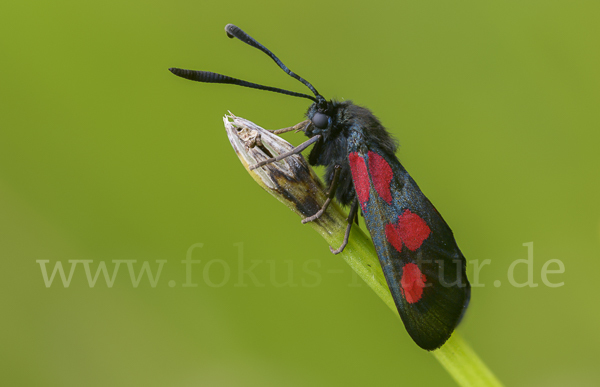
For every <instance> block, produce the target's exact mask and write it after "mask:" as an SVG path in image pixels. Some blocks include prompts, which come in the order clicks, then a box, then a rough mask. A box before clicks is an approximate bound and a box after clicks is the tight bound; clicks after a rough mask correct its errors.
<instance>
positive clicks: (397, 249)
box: [169, 24, 471, 350]
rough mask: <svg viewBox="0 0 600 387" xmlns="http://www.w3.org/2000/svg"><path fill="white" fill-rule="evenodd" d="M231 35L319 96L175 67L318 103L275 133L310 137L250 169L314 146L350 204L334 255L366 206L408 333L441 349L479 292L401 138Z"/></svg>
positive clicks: (184, 73)
mask: <svg viewBox="0 0 600 387" xmlns="http://www.w3.org/2000/svg"><path fill="white" fill-rule="evenodd" d="M225 31H226V32H227V35H228V36H229V37H230V38H233V37H235V38H238V39H239V40H241V41H242V42H244V43H246V44H249V45H250V46H252V47H255V48H257V49H259V50H261V51H262V52H264V53H265V54H267V55H268V56H269V57H271V59H273V60H274V61H275V63H277V65H278V66H279V67H280V68H281V69H282V70H283V71H285V72H286V73H287V74H288V75H290V76H291V77H293V78H295V79H297V80H299V81H300V82H302V83H303V84H304V85H305V86H307V87H308V88H309V89H310V91H311V92H312V93H313V94H314V97H313V96H312V95H308V94H303V93H297V92H294V91H289V90H284V89H279V88H275V87H270V86H264V85H259V84H256V83H251V82H247V81H243V80H240V79H236V78H231V77H228V76H225V75H221V74H216V73H212V72H206V71H193V70H183V69H179V68H171V69H169V70H170V71H171V72H172V73H173V74H175V75H177V76H180V77H182V78H186V79H189V80H193V81H199V82H208V83H230V84H233V85H239V86H245V87H250V88H254V89H260V90H268V91H273V92H276V93H282V94H286V95H291V96H295V97H302V98H307V99H310V100H312V101H313V104H312V105H311V106H310V107H309V108H308V111H307V112H306V118H307V120H306V121H304V122H301V123H300V124H298V125H295V126H293V127H290V128H285V129H280V130H277V131H275V133H276V134H279V133H284V132H287V131H292V130H302V131H304V133H305V134H306V136H307V137H309V140H308V141H306V142H304V143H303V144H301V145H299V146H298V147H296V148H294V149H293V150H292V151H290V152H288V153H286V154H282V155H280V156H278V157H277V158H270V159H267V160H265V161H261V162H260V163H257V164H255V165H253V166H251V167H250V168H251V169H255V168H260V167H262V166H263V165H266V164H268V163H271V162H274V161H278V160H281V159H283V158H285V157H287V156H289V155H291V154H297V153H300V152H301V151H303V150H304V149H306V148H307V147H308V146H310V145H313V148H312V150H311V151H310V154H309V156H308V162H309V164H311V165H316V166H318V165H322V166H325V167H326V171H325V176H324V178H325V182H326V184H327V185H328V187H329V197H330V198H331V197H333V196H334V195H335V198H336V199H337V201H338V202H339V203H341V204H342V205H344V206H348V205H349V206H350V213H349V215H348V225H347V228H346V234H345V238H344V242H343V243H342V246H341V247H340V248H339V249H337V250H334V249H331V251H332V252H333V253H334V254H337V253H339V252H341V251H342V250H343V249H344V247H345V246H346V244H347V243H348V237H349V234H350V229H351V228H352V224H353V223H354V222H355V221H356V222H358V212H359V209H360V212H361V213H362V216H363V217H364V219H365V223H366V226H367V229H368V230H369V232H370V233H371V238H372V240H373V243H374V245H375V249H376V251H377V255H378V257H379V261H380V262H381V267H382V269H383V273H384V275H385V278H386V281H387V284H388V286H389V289H390V291H391V293H392V296H393V298H394V301H395V303H396V306H397V308H398V312H399V313H400V316H401V318H402V321H403V322H404V325H405V327H406V330H407V331H408V333H409V334H410V336H411V337H412V339H413V340H414V341H415V342H416V343H417V344H418V345H419V346H420V347H421V348H423V349H426V350H433V349H436V348H439V347H440V346H441V345H442V344H444V343H445V342H446V340H448V338H449V337H450V335H451V334H452V332H453V330H454V329H455V328H456V326H457V325H458V323H459V322H460V320H461V318H462V316H463V314H464V313H465V310H466V308H467V305H468V304H469V298H470V295H471V287H470V285H469V281H468V280H467V275H466V272H465V267H466V261H465V258H464V256H463V255H462V253H461V251H460V249H459V248H458V246H457V244H456V241H455V240H454V236H453V234H452V231H451V230H450V227H448V225H447V224H446V222H445V221H444V219H443V218H442V216H441V215H440V213H439V212H438V211H437V210H436V208H435V207H434V206H433V204H431V202H430V201H429V200H428V199H427V198H426V197H425V195H423V193H422V192H421V190H420V189H419V187H418V186H417V184H416V183H415V181H414V180H413V179H412V178H411V177H410V175H409V174H408V172H407V171H406V169H404V167H403V166H402V164H400V161H398V158H397V157H396V155H395V153H396V148H397V147H398V145H397V143H396V141H395V140H394V139H393V138H392V137H391V136H390V134H389V133H388V131H387V130H386V129H385V128H384V127H383V125H382V124H381V123H380V122H379V120H378V119H377V118H376V117H375V116H374V115H373V113H371V111H370V110H369V109H366V108H364V107H361V106H357V105H354V104H353V103H352V102H351V101H342V102H340V101H335V100H330V101H327V100H326V99H325V98H324V97H323V96H321V95H320V94H319V93H318V92H317V90H316V89H315V88H314V87H313V86H312V85H311V84H310V83H309V82H307V81H306V80H305V79H303V78H301V77H300V76H298V75H297V74H295V73H293V72H292V71H291V70H290V69H289V68H287V66H285V65H284V64H283V63H282V62H281V61H280V60H279V58H277V57H276V56H275V55H274V54H273V53H272V52H271V51H270V50H268V49H267V48H266V47H265V46H263V45H262V44H260V43H258V42H257V41H256V40H254V39H253V38H252V37H250V36H249V35H248V34H246V33H245V32H244V31H242V30H241V29H240V28H238V27H236V26H234V25H233V24H228V25H227V26H226V27H225ZM328 204H329V201H327V202H326V203H325V205H324V206H323V208H322V209H321V210H320V211H319V212H317V213H316V214H315V215H314V216H311V217H309V218H306V219H304V220H303V223H306V222H308V221H314V220H316V219H318V218H319V216H321V215H322V214H323V213H324V211H325V209H326V207H327V205H328Z"/></svg>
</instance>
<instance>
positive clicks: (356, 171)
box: [348, 152, 371, 210]
mask: <svg viewBox="0 0 600 387" xmlns="http://www.w3.org/2000/svg"><path fill="white" fill-rule="evenodd" d="M348 160H349V161H350V171H352V181H354V189H355V190H356V194H357V195H358V201H359V202H360V206H361V207H362V208H363V210H364V203H366V202H368V201H369V189H370V186H371V185H370V184H369V174H368V173H367V165H366V164H365V159H364V158H362V157H361V156H360V155H359V154H358V152H352V153H350V154H349V155H348Z"/></svg>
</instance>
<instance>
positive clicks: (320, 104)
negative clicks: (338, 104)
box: [306, 95, 334, 137]
mask: <svg viewBox="0 0 600 387" xmlns="http://www.w3.org/2000/svg"><path fill="white" fill-rule="evenodd" d="M333 114H334V109H333V103H332V102H331V101H327V100H325V98H323V97H322V96H320V95H319V96H318V97H317V102H315V103H313V104H312V105H310V107H309V108H308V111H307V112H306V118H308V119H309V120H310V123H311V125H309V127H308V128H307V129H306V134H307V135H308V136H309V137H312V136H314V135H317V134H320V133H323V132H327V131H329V130H330V129H331V127H332V125H333Z"/></svg>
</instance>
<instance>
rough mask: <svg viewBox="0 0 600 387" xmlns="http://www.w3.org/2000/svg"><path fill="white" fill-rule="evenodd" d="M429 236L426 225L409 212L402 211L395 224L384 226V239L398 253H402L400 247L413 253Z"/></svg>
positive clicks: (428, 229) (417, 216) (429, 230)
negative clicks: (404, 247)
mask: <svg viewBox="0 0 600 387" xmlns="http://www.w3.org/2000/svg"><path fill="white" fill-rule="evenodd" d="M429 234H431V229H430V228H429V226H427V223H425V221H424V220H423V219H422V218H421V217H420V216H419V215H417V214H413V213H412V212H410V210H404V212H403V213H402V215H400V216H399V217H398V222H397V223H388V224H386V225H385V237H386V238H387V240H388V242H390V243H391V244H392V246H394V248H395V249H396V250H398V251H399V252H400V251H402V245H404V246H406V247H407V248H408V249H409V250H410V251H415V250H416V249H418V248H419V247H421V245H422V244H423V242H424V241H425V239H427V238H428V237H429Z"/></svg>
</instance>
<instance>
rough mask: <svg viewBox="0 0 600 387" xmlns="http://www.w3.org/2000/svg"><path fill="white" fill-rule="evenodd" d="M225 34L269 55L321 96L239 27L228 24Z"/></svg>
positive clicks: (316, 94)
mask: <svg viewBox="0 0 600 387" xmlns="http://www.w3.org/2000/svg"><path fill="white" fill-rule="evenodd" d="M225 32H226V33H227V36H229V37H230V38H232V39H233V38H234V37H236V38H238V39H239V40H241V41H242V42H244V43H246V44H248V45H250V46H252V47H254V48H258V49H259V50H261V51H262V52H264V53H265V54H267V55H268V56H270V57H271V59H273V60H274V61H275V63H277V66H279V67H281V69H282V70H283V71H285V72H286V73H287V74H288V75H289V76H291V77H292V78H296V79H297V80H299V81H300V82H302V83H304V85H306V87H308V88H309V89H310V91H312V92H313V94H314V95H315V96H316V97H317V98H318V97H320V96H321V94H319V92H318V91H317V89H315V88H314V86H313V85H311V84H310V83H309V82H308V81H307V80H305V79H304V78H302V77H301V76H299V75H297V74H295V73H294V72H292V70H290V69H289V68H288V67H287V66H286V65H284V64H283V62H281V61H280V60H279V58H278V57H276V56H275V54H273V53H272V52H271V50H269V49H268V48H266V47H265V46H263V45H262V44H260V43H258V42H257V41H256V40H255V39H254V38H253V37H252V36H250V35H248V34H247V33H245V32H244V31H242V30H241V29H240V28H239V27H238V26H235V25H233V24H227V25H226V26H225Z"/></svg>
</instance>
